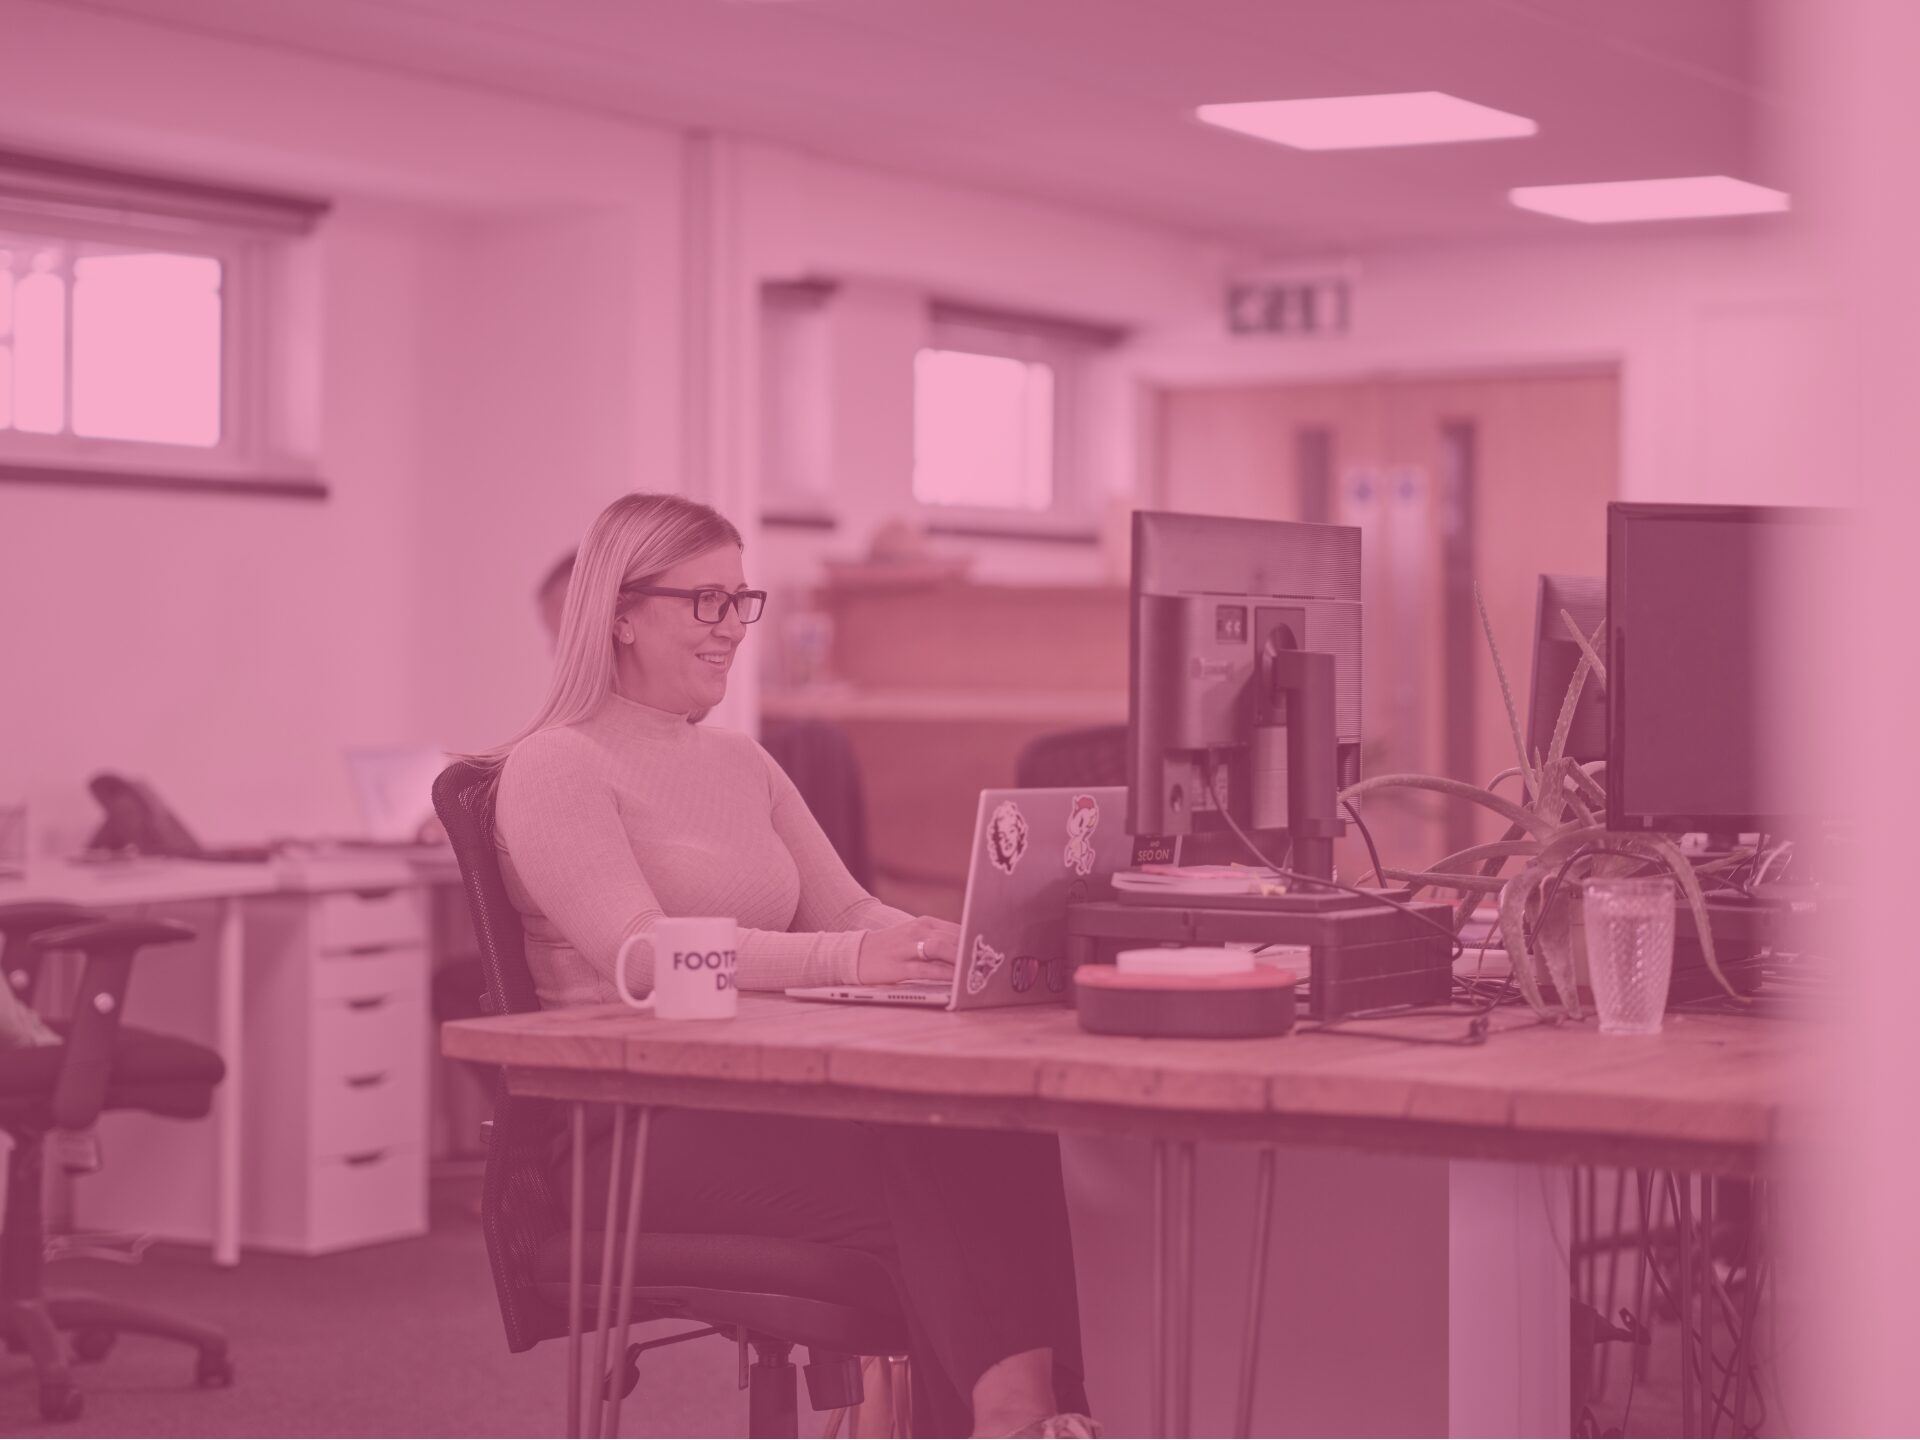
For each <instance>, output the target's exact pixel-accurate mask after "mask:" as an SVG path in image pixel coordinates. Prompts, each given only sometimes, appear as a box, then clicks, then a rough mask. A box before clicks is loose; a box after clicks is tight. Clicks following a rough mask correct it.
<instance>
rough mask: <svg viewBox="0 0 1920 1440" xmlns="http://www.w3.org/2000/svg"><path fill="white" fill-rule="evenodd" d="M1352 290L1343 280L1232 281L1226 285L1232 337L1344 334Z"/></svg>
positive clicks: (1229, 330) (1228, 327) (1228, 320)
mask: <svg viewBox="0 0 1920 1440" xmlns="http://www.w3.org/2000/svg"><path fill="white" fill-rule="evenodd" d="M1351 294H1352V291H1351V289H1350V287H1349V285H1348V282H1347V281H1346V280H1345V279H1341V278H1329V279H1324V280H1256V281H1236V282H1234V283H1233V284H1230V285H1228V286H1227V330H1228V332H1229V333H1230V334H1234V335H1344V334H1345V333H1346V330H1347V321H1348V317H1349V313H1350V310H1351V308H1352V306H1351Z"/></svg>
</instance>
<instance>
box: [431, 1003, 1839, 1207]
mask: <svg viewBox="0 0 1920 1440" xmlns="http://www.w3.org/2000/svg"><path fill="white" fill-rule="evenodd" d="M1523 1014H1524V1012H1509V1013H1508V1014H1507V1015H1505V1016H1503V1017H1502V1018H1501V1021H1500V1025H1501V1027H1502V1028H1500V1029H1498V1030H1497V1032H1496V1033H1495V1034H1494V1035H1493V1037H1492V1038H1491V1039H1490V1040H1489V1041H1488V1043H1487V1044H1485V1045H1483V1046H1478V1047H1471V1048H1453V1047H1442V1046H1402V1045H1392V1044H1386V1043H1374V1042H1369V1041H1365V1040H1359V1039H1351V1038H1347V1037H1344V1036H1329V1035H1314V1034H1302V1035H1292V1036H1287V1037H1284V1038H1281V1039H1277V1040H1233V1041H1207V1042H1201V1041H1182V1040H1129V1039H1121V1038H1116V1037H1111V1036H1100V1035H1089V1034H1087V1033H1086V1032H1085V1031H1083V1030H1081V1029H1080V1026H1079V1023H1078V1021H1077V1019H1076V1018H1075V1016H1074V1013H1073V1012H1072V1011H1070V1010H1066V1009H1063V1008H1060V1007H1057V1006H1035V1007H1031V1008H1024V1009H1007V1010H979V1011H973V1012H970V1013H966V1014H960V1015H952V1014H948V1013H946V1012H944V1011H934V1012H932V1013H927V1012H910V1011H906V1010H894V1009H888V1008H886V1007H883V1006H877V1005H875V1006H855V1005H845V1006H838V1005H802V1004H799V1003H797V1002H794V1001H790V1000H786V999H783V998H777V997H771V996H761V995H743V996H741V999H740V1017H739V1019H737V1020H733V1021H722V1022H681V1023H674V1022H668V1021H660V1020H655V1019H653V1018H651V1017H649V1016H644V1015H637V1014H635V1013H634V1012H632V1011H630V1010H628V1009H627V1008H626V1007H625V1006H622V1005H611V1006H596V1007H592V1008H588V1009H581V1010H567V1011H547V1012H543V1013H540V1014H534V1015H511V1016H503V1017H498V1018H490V1019H484V1020H465V1021H460V1022H457V1023H454V1024H450V1025H448V1026H446V1027H445V1028H444V1031H443V1044H444V1047H445V1050H446V1053H447V1054H449V1055H451V1056H454V1057H455V1058H458V1059H462V1060H476V1061H480V1062H483V1063H487V1064H495V1065H504V1066H506V1067H507V1072H508V1074H507V1079H508V1083H509V1084H510V1085H511V1086H512V1087H513V1088H514V1089H515V1090H516V1091H518V1092H520V1093H524V1094H531V1095H544V1096H549V1097H552V1098H556V1099H581V1100H624V1101H627V1102H629V1103H634V1104H657V1105H682V1106H690V1107H696V1108H706V1109H720V1110H755V1111H765V1112H769V1113H774V1114H790V1115H827V1116H838V1117H842V1118H848V1119H865V1120H897V1121H903V1122H913V1123H922V1124H945V1125H972V1126H981V1127H987V1128H993V1129H1018V1130H1049V1131H1090V1132H1095V1133H1119V1134H1131V1135H1148V1136H1170V1137H1178V1138H1182V1139H1204V1140H1229V1141H1232V1140H1240V1141H1268V1142H1272V1141H1281V1142H1299V1143H1310V1144H1319V1145H1339V1146H1347V1147H1355V1148H1361V1149H1382V1150H1390V1151H1394V1152H1405V1151H1409V1150H1411V1151H1418V1152H1425V1153H1440V1154H1446V1155H1454V1156H1460V1157H1463V1158H1479V1159H1507V1160H1528V1161H1536V1162H1537V1161H1549V1162H1559V1163H1581V1164H1593V1165H1619V1164H1628V1165H1641V1166H1653V1167H1659V1168H1666V1169H1681V1170H1690V1171H1696V1172H1703V1173H1712V1174H1726V1175H1753V1174H1757V1173H1760V1172H1761V1171H1762V1169H1763V1167H1764V1166H1765V1164H1766V1158H1767V1154H1768V1151H1769V1149H1770V1148H1771V1147H1772V1145H1773V1143H1774V1141H1775V1139H1776V1138H1777V1137H1778V1135H1779V1133H1780V1129H1781V1125H1782V1120H1781V1112H1782V1108H1783V1106H1784V1105H1785V1103H1786V1101H1787V1098H1788V1097H1789V1096H1791V1095H1794V1094H1797V1093H1804V1089H1805V1084H1806V1080H1807V1071H1808V1068H1809V1066H1810V1064H1811V1063H1812V1062H1811V1061H1810V1060H1809V1059H1808V1058H1807V1057H1806V1056H1804V1055H1803V1054H1802V1053H1801V1050H1802V1047H1801V1044H1800V1036H1801V1035H1802V1033H1803V1027H1801V1026H1799V1025H1797V1024H1794V1023H1792V1022H1787V1021H1778V1020H1750V1019H1747V1018H1745V1017H1735V1016H1719V1015H1674V1016H1670V1017H1669V1018H1668V1021H1667V1027H1666V1029H1665V1031H1664V1032H1663V1033H1662V1034H1660V1035H1658V1036H1654V1037H1650V1038H1647V1039H1616V1038H1610V1037H1605V1036H1602V1035H1600V1034H1599V1033H1598V1032H1597V1031H1596V1030H1595V1029H1594V1028H1593V1027H1592V1026H1591V1025H1587V1026H1569V1027H1562V1028H1555V1027H1549V1026H1541V1025H1535V1024H1532V1023H1530V1021H1529V1020H1526V1019H1522V1018H1521V1016H1522V1015H1523ZM1414 1023H1426V1022H1407V1021H1403V1022H1400V1024H1401V1026H1403V1027H1408V1026H1411V1025H1412V1024H1414ZM1431 1023H1432V1025H1434V1026H1437V1027H1439V1028H1438V1029H1433V1030H1430V1031H1429V1032H1428V1033H1432V1034H1436V1035H1437V1034H1443V1033H1454V1032H1457V1030H1458V1028H1459V1022H1458V1021H1453V1020H1437V1021H1433V1022H1431Z"/></svg>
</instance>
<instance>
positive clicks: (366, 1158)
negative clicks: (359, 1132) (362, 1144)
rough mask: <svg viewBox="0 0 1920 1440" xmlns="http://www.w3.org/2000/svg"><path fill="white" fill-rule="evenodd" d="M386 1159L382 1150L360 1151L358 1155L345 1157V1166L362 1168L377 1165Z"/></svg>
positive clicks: (385, 1153)
mask: <svg viewBox="0 0 1920 1440" xmlns="http://www.w3.org/2000/svg"><path fill="white" fill-rule="evenodd" d="M386 1158H387V1152H386V1151H385V1150H384V1149H380V1150H362V1151H361V1152H360V1153H359V1154H358V1155H349V1156H347V1164H349V1165H352V1166H354V1167H356V1168H364V1167H366V1166H368V1165H378V1164H379V1163H380V1162H381V1161H382V1160H384V1159H386Z"/></svg>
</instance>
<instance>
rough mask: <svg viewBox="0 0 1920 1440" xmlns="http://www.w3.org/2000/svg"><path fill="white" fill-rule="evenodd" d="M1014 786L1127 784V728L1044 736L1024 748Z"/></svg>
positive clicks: (1016, 766) (1101, 727) (1106, 727)
mask: <svg viewBox="0 0 1920 1440" xmlns="http://www.w3.org/2000/svg"><path fill="white" fill-rule="evenodd" d="M1013 783H1014V784H1016V785H1018V786H1019V787H1020V788H1021V789H1023V790H1050V789H1061V788H1065V787H1067V786H1071V785H1088V786H1092V785H1124V784H1126V783H1127V727H1126V726H1124V725H1094V726H1090V727H1088V728H1087V729H1084V730H1062V731H1060V732H1058V733H1057V734H1053V735H1041V736H1039V737H1037V738H1036V739H1033V740H1029V741H1028V742H1027V743H1026V744H1025V745H1024V746H1022V747H1021V750H1020V755H1019V758H1018V759H1016V760H1015V761H1014V762H1013Z"/></svg>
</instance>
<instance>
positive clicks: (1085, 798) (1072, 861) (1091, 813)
mask: <svg viewBox="0 0 1920 1440" xmlns="http://www.w3.org/2000/svg"><path fill="white" fill-rule="evenodd" d="M1099 828H1100V802H1099V801H1098V800H1096V799H1094V798H1093V796H1091V795H1076V796H1074V797H1073V804H1072V806H1071V807H1070V808H1069V809H1068V811H1067V852H1066V853H1067V868H1068V869H1069V870H1072V871H1074V872H1076V873H1077V874H1081V875H1091V874H1092V873H1093V832H1094V831H1096V830H1098V829H1099Z"/></svg>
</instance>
